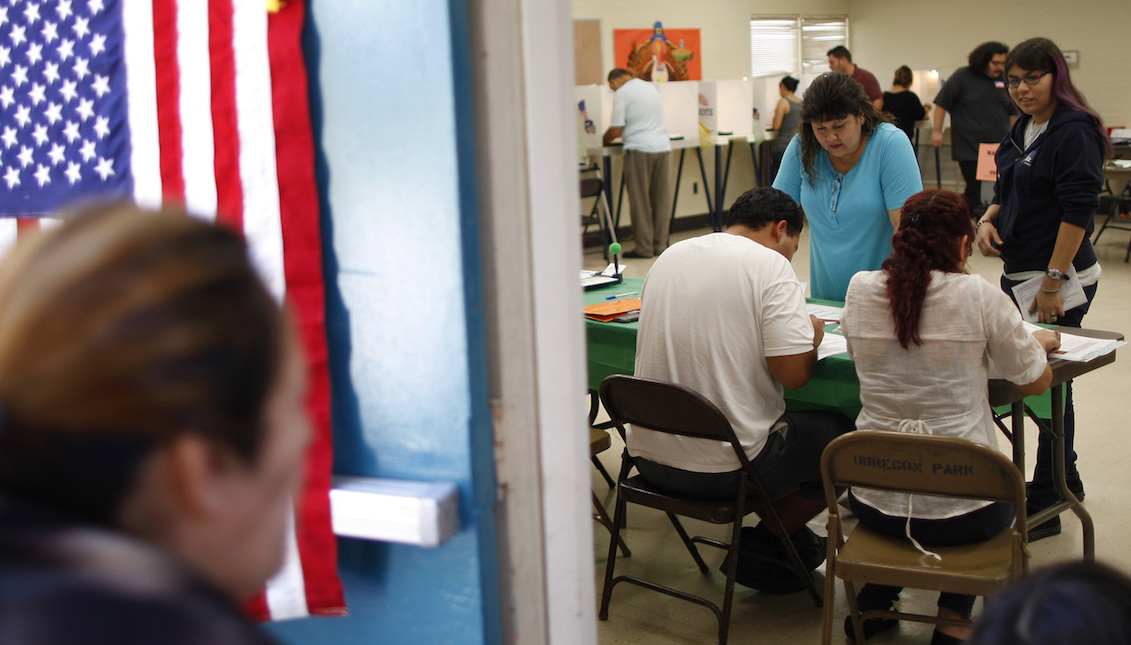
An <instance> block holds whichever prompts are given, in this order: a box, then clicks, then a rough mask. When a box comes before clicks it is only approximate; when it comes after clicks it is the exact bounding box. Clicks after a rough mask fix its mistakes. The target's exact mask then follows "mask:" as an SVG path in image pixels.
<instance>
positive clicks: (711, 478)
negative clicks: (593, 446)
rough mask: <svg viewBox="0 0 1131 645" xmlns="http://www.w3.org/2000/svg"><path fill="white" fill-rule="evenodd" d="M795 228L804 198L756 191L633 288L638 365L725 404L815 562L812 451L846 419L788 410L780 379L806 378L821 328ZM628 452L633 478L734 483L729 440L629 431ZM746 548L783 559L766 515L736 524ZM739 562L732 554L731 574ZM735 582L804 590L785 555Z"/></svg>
mask: <svg viewBox="0 0 1131 645" xmlns="http://www.w3.org/2000/svg"><path fill="white" fill-rule="evenodd" d="M803 226H804V215H803V214H802V212H801V207H800V206H799V205H798V204H797V202H795V201H793V199H791V198H790V197H789V196H788V195H787V194H786V193H784V192H782V191H780V190H777V189H775V188H768V187H767V188H755V189H753V190H751V191H748V192H747V193H745V194H743V195H742V196H741V197H739V198H738V199H737V200H736V201H735V203H734V205H733V206H731V209H730V211H729V212H728V215H727V229H726V231H725V232H722V233H712V234H709V235H704V236H701V237H696V238H691V239H688V240H684V241H682V242H678V243H676V244H673V245H672V246H671V247H670V248H669V249H668V250H667V251H665V252H664V253H663V255H661V256H660V257H659V258H657V259H656V262H655V264H653V266H652V268H651V270H650V271H649V272H648V276H647V278H646V279H645V281H644V286H643V288H642V289H641V298H642V299H643V306H642V307H641V310H640V329H639V332H638V333H637V337H636V369H635V374H636V376H640V377H644V378H650V379H656V380H660V381H667V382H672V383H678V384H680V385H684V386H687V387H689V388H691V389H693V390H695V391H696V392H699V393H700V394H702V395H703V396H704V397H706V398H707V399H708V400H709V401H711V402H712V403H714V404H715V405H717V406H718V407H719V409H720V410H722V412H723V414H725V415H726V417H727V419H728V420H729V421H730V423H731V425H732V426H733V427H734V430H735V434H736V435H737V436H738V439H739V441H740V442H741V443H742V446H743V448H744V449H745V451H746V456H747V457H748V458H749V459H750V461H751V463H752V464H753V465H754V468H755V470H756V471H757V473H758V478H759V480H760V481H761V482H762V485H763V486H764V487H765V488H766V490H767V492H768V493H769V494H770V496H771V498H772V499H774V500H776V501H775V503H774V508H775V509H776V510H777V512H778V515H779V516H780V517H781V520H782V524H783V525H784V526H785V529H786V531H788V532H789V533H790V538H791V539H792V540H793V542H794V544H795V545H796V546H797V547H798V551H799V553H801V555H802V559H803V560H806V564H807V565H810V568H815V567H816V566H818V565H819V564H820V563H821V562H823V561H824V549H823V546H824V543H823V542H822V540H823V538H817V537H816V536H815V535H814V534H813V533H812V532H811V531H810V530H809V529H808V528H806V526H805V523H806V522H807V521H809V520H810V519H812V518H813V517H814V516H816V515H817V514H818V513H820V512H821V511H822V510H824V508H825V501H824V494H823V492H822V487H821V476H820V459H821V452H822V451H823V450H824V448H825V446H826V445H827V444H828V443H829V442H830V441H832V440H833V439H834V438H836V437H837V436H839V435H841V434H843V433H844V432H847V431H850V430H851V429H852V427H853V424H852V422H851V421H850V420H849V419H848V418H846V417H844V416H843V415H839V414H835V413H826V412H786V410H785V399H784V398H783V389H782V388H783V385H784V386H786V387H789V388H798V387H801V386H802V385H804V384H805V383H806V382H808V380H809V378H810V377H811V376H812V375H813V370H814V368H815V367H816V364H817V350H816V348H817V347H818V346H819V345H820V344H821V339H822V338H823V336H824V323H822V322H821V321H820V320H818V319H817V318H815V317H813V316H811V315H809V314H808V313H807V311H806V308H805V295H804V293H803V291H802V288H801V284H800V283H799V282H798V280H797V276H796V274H794V272H793V268H792V267H791V266H790V260H791V259H792V258H793V254H794V252H795V251H796V250H797V246H798V240H799V238H800V235H801V230H802V227H803ZM628 451H629V454H630V455H632V456H633V457H634V459H635V464H636V467H637V469H638V470H639V472H640V474H641V475H643V476H644V477H645V478H646V479H648V480H649V481H650V482H651V483H652V484H654V485H656V486H658V487H661V488H664V489H666V490H668V491H669V492H671V493H674V494H684V495H688V496H693V497H714V498H718V499H725V498H728V497H732V496H733V495H734V494H735V492H736V490H737V485H738V479H739V472H740V469H741V466H740V464H739V461H738V459H737V457H736V456H735V455H734V451H733V449H732V448H731V447H730V445H728V444H723V443H719V442H712V441H706V440H702V439H693V438H688V437H679V436H674V435H668V434H664V433H659V432H654V431H651V430H647V429H644V428H630V429H629V432H628ZM751 545H753V546H754V547H755V548H758V547H761V549H762V552H763V554H764V555H774V554H775V552H774V550H773V549H774V547H775V546H776V548H777V553H776V555H778V556H779V557H780V558H781V559H784V558H785V553H784V549H782V548H781V544H780V542H778V538H777V537H776V536H774V535H773V534H772V533H771V532H770V530H769V529H768V528H767V527H766V526H765V525H764V523H763V524H759V525H758V526H757V527H755V528H754V529H744V531H743V549H744V550H745V549H746V548H747V547H748V546H751ZM745 569H746V567H744V566H743V561H742V560H741V559H740V561H739V571H740V574H741V573H742V572H743V571H744V570H745ZM748 573H749V572H748ZM761 574H766V575H761ZM791 576H792V580H791V581H790V580H786V583H787V584H786V585H785V587H782V586H780V585H779V584H778V583H779V582H782V578H783V577H784V578H786V579H788V578H790V577H791ZM738 581H739V582H741V583H743V584H746V585H748V586H753V587H756V588H759V589H763V590H764V591H768V590H777V591H785V590H790V589H797V590H800V589H803V588H805V583H804V581H798V580H797V578H796V576H793V575H792V573H791V571H790V570H789V569H788V565H785V564H783V565H782V566H780V567H777V571H773V572H768V573H767V572H766V571H765V570H761V572H760V573H759V572H755V574H754V575H753V578H752V577H751V575H746V576H745V579H744V577H742V576H740V577H739V578H738ZM798 582H800V584H797V583H798ZM787 587H788V589H787Z"/></svg>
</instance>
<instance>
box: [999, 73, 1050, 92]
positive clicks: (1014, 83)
mask: <svg viewBox="0 0 1131 645" xmlns="http://www.w3.org/2000/svg"><path fill="white" fill-rule="evenodd" d="M1046 74H1048V72H1033V73H1032V74H1029V75H1028V76H1026V77H1025V78H1010V79H1007V80H1006V81H1005V84H1006V85H1008V86H1010V87H1012V88H1016V87H1019V86H1020V85H1021V81H1025V84H1026V85H1028V86H1029V87H1033V86H1034V85H1036V84H1037V83H1040V82H1041V79H1042V78H1044V77H1045V75H1046Z"/></svg>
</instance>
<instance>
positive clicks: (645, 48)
mask: <svg viewBox="0 0 1131 645" xmlns="http://www.w3.org/2000/svg"><path fill="white" fill-rule="evenodd" d="M613 55H614V56H615V58H614V61H615V63H616V66H617V67H623V68H625V69H627V70H628V71H630V72H632V74H633V75H634V76H636V77H637V78H642V79H644V80H646V81H699V80H702V79H703V68H702V64H701V62H700V60H699V30H698V29H664V26H663V25H662V24H661V23H659V22H657V23H656V24H655V26H654V27H652V28H651V29H614V30H613Z"/></svg>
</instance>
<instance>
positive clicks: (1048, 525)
mask: <svg viewBox="0 0 1131 645" xmlns="http://www.w3.org/2000/svg"><path fill="white" fill-rule="evenodd" d="M1054 535H1060V516H1059V515H1058V516H1056V517H1054V518H1052V519H1051V520H1048V521H1046V522H1042V523H1041V524H1038V525H1037V526H1033V527H1030V528H1029V543H1030V544H1032V543H1033V542H1036V541H1037V540H1043V539H1045V538H1047V537H1052V536H1054Z"/></svg>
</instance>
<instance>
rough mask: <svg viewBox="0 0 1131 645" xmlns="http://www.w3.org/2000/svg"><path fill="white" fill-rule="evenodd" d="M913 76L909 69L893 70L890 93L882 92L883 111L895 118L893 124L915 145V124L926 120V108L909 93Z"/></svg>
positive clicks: (916, 97) (913, 93)
mask: <svg viewBox="0 0 1131 645" xmlns="http://www.w3.org/2000/svg"><path fill="white" fill-rule="evenodd" d="M913 80H914V76H913V75H912V74H911V68H910V67H908V66H906V65H900V66H899V69H897V70H895V78H894V79H892V82H891V86H892V87H891V91H890V92H884V111H885V112H888V113H890V114H891V115H892V116H894V117H895V124H896V125H897V126H899V129H900V130H903V132H904V133H905V134H906V135H907V138H908V139H911V143H915V122H916V121H922V120H923V119H925V118H927V108H925V107H924V106H923V103H922V101H920V100H919V95H918V94H916V93H915V92H912V91H911V83H912V81H913Z"/></svg>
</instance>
